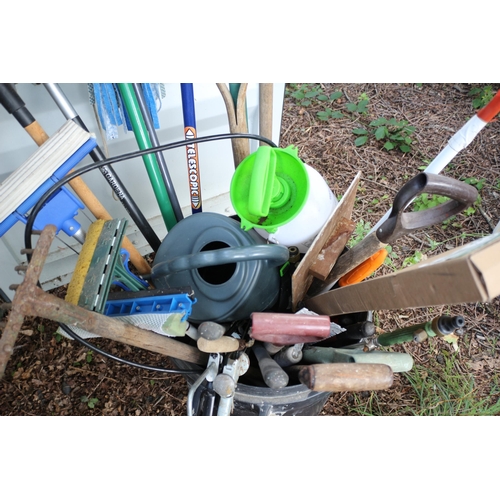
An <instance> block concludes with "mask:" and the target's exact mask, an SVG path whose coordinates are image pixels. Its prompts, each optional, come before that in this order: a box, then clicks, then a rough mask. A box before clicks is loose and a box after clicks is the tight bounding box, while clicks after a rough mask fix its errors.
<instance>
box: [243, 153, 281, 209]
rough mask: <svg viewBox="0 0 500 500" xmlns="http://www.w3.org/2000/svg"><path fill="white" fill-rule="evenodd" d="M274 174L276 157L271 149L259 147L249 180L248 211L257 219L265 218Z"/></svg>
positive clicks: (271, 192)
mask: <svg viewBox="0 0 500 500" xmlns="http://www.w3.org/2000/svg"><path fill="white" fill-rule="evenodd" d="M275 173H276V155H275V154H274V152H273V150H272V149H271V148H267V147H260V148H259V149H258V150H257V153H256V155H255V163H254V165H253V169H252V175H251V179H250V189H249V193H248V210H249V212H250V213H251V214H253V215H256V216H258V217H267V215H269V208H270V206H271V200H272V196H273V187H274V179H275Z"/></svg>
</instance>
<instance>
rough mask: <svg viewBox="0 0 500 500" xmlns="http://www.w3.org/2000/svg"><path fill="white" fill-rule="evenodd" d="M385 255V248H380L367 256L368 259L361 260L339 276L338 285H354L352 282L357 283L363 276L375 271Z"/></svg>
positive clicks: (366, 276) (365, 276)
mask: <svg viewBox="0 0 500 500" xmlns="http://www.w3.org/2000/svg"><path fill="white" fill-rule="evenodd" d="M387 255H388V254H387V250H386V249H385V248H381V249H380V250H379V251H378V252H376V253H374V254H373V255H372V256H371V257H368V259H366V260H365V261H364V262H362V263H361V264H360V265H359V266H358V267H355V268H354V269H353V270H352V271H349V272H348V273H347V274H345V275H344V276H343V277H342V278H340V279H339V286H347V285H354V283H359V282H361V281H363V280H364V279H365V278H368V276H370V275H371V274H372V273H373V272H375V271H376V270H377V269H378V268H379V267H380V266H381V265H382V264H383V263H384V260H385V258H386V257H387Z"/></svg>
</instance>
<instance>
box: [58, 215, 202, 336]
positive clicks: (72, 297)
mask: <svg viewBox="0 0 500 500" xmlns="http://www.w3.org/2000/svg"><path fill="white" fill-rule="evenodd" d="M126 223H127V221H126V220H125V219H122V220H118V219H114V220H110V221H104V220H97V221H95V222H94V223H92V224H91V226H90V227H89V229H88V231H87V237H86V239H85V243H84V245H83V247H82V250H81V252H80V256H79V258H78V261H77V263H76V266H75V270H74V272H73V277H72V279H71V281H70V283H69V285H68V290H67V293H66V298H65V300H66V301H67V302H70V303H72V304H76V305H78V306H80V307H83V308H85V309H88V310H91V311H94V312H98V313H101V314H105V315H107V316H114V317H116V318H117V319H120V320H122V321H124V322H127V323H131V324H134V325H136V326H139V327H140V328H142V329H145V330H151V331H154V332H156V333H159V334H163V335H168V336H183V335H184V334H185V332H186V329H187V327H188V326H189V325H188V324H187V323H186V321H185V320H186V319H187V317H188V316H189V314H191V306H192V304H194V302H195V299H193V292H192V290H191V289H190V290H186V293H183V292H184V291H183V290H149V289H148V283H147V282H145V281H143V280H142V279H140V278H139V277H137V276H135V275H134V274H132V273H131V272H130V270H129V269H128V266H127V265H126V263H127V260H126V259H125V262H124V261H123V260H122V256H123V255H122V253H121V250H120V246H121V241H122V239H123V237H124V233H125V228H126ZM125 257H126V256H125ZM113 284H118V285H119V286H121V287H122V288H124V289H126V290H128V291H127V292H122V293H114V294H111V295H110V288H111V286H112V285H113ZM109 299H111V300H109ZM74 331H75V333H77V334H78V335H80V336H82V337H83V338H90V337H98V335H96V334H94V333H89V332H87V331H85V330H81V329H79V328H74ZM60 333H61V335H65V333H64V332H63V331H60ZM65 336H67V335H65Z"/></svg>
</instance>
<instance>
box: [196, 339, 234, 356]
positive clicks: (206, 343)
mask: <svg viewBox="0 0 500 500" xmlns="http://www.w3.org/2000/svg"><path fill="white" fill-rule="evenodd" d="M196 343H197V345H198V349H199V350H200V351H201V352H206V353H218V352H220V353H223V352H235V351H237V350H238V349H239V348H240V343H239V341H238V340H237V339H235V338H233V337H228V336H223V337H220V338H219V339H217V340H207V339H204V338H203V337H200V338H199V339H198V340H197V341H196Z"/></svg>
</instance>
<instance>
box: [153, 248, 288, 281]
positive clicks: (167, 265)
mask: <svg viewBox="0 0 500 500" xmlns="http://www.w3.org/2000/svg"><path fill="white" fill-rule="evenodd" d="M288 259H289V251H288V247H286V246H284V245H253V246H242V247H231V248H220V249H218V250H209V251H206V252H197V253H192V254H190V255H181V256H179V257H176V258H174V259H171V260H166V261H163V262H159V263H158V264H155V265H154V266H153V272H152V275H153V276H154V275H155V274H157V275H158V274H161V275H167V274H172V273H178V272H181V271H189V270H191V269H198V268H200V267H209V266H220V265H222V264H234V263H236V262H243V261H247V260H267V261H269V265H270V266H272V267H277V266H280V265H282V264H284V263H285V262H286V261H287V260H288Z"/></svg>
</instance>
